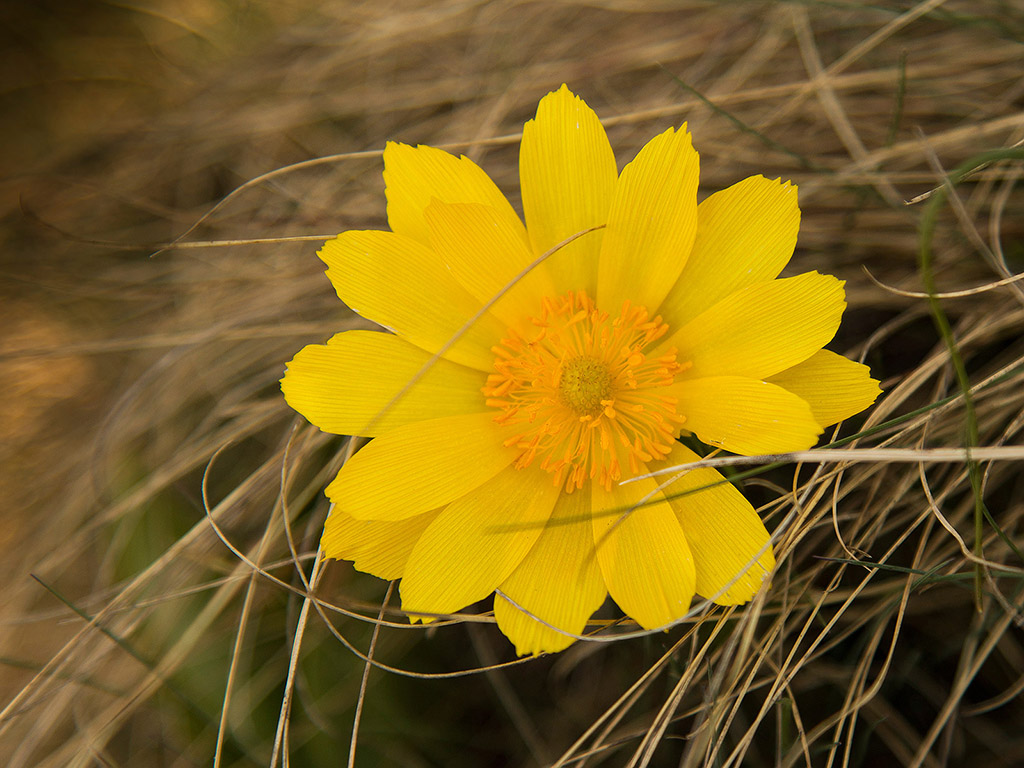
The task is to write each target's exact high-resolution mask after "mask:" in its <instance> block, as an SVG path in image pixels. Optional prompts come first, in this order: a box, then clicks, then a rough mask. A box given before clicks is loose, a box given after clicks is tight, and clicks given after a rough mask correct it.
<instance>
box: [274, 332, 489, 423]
mask: <svg viewBox="0 0 1024 768" xmlns="http://www.w3.org/2000/svg"><path fill="white" fill-rule="evenodd" d="M430 361H431V355H430V354H429V353H428V352H424V351H423V350H422V349H420V348H419V347H415V346H413V345H412V344H410V343H409V342H407V341H405V340H403V339H400V338H398V337H397V336H392V335H390V334H386V333H375V332H373V331H346V332H344V333H339V334H337V335H336V336H334V337H333V338H332V339H331V340H330V341H328V342H327V344H310V345H309V346H307V347H305V348H304V349H302V350H301V351H300V352H299V353H298V354H297V355H296V356H295V358H294V359H293V360H292V361H291V362H289V363H288V370H287V371H286V372H285V375H284V378H283V379H282V380H281V389H282V391H283V392H284V398H285V400H287V401H288V404H289V405H290V406H291V407H292V408H294V409H295V410H296V411H298V412H299V413H301V414H302V415H303V416H305V417H306V418H307V419H309V420H310V421H311V422H312V423H313V424H315V425H316V426H318V427H320V429H322V430H323V431H324V432H332V433H334V434H336V435H365V436H367V437H372V436H374V435H379V434H381V433H383V432H387V431H389V430H391V429H394V428H395V427H398V426H401V425H402V424H409V423H411V422H414V421H423V420H424V419H436V418H440V417H442V416H457V415H459V414H463V413H478V412H482V411H485V410H487V406H486V405H485V403H484V397H483V395H482V394H481V393H480V388H481V387H482V386H483V385H484V383H485V381H486V378H487V377H486V375H485V374H483V373H481V372H480V371H476V370H473V369H472V368H466V367H464V366H461V365H457V364H455V363H452V362H449V361H448V360H435V361H434V362H433V363H432V364H431V366H430V367H429V368H427V369H426V372H425V373H424V374H423V375H422V376H419V378H416V377H417V376H418V374H419V373H420V371H422V370H424V366H425V365H426V364H427V363H429V362H430ZM414 378H415V382H414V383H413V385H412V386H411V387H409V388H408V389H407V390H406V387H407V386H408V385H409V384H410V382H413V380H414ZM403 390H406V391H404V392H403ZM396 397H397V398H398V399H397V400H396V399H395V398H396Z"/></svg>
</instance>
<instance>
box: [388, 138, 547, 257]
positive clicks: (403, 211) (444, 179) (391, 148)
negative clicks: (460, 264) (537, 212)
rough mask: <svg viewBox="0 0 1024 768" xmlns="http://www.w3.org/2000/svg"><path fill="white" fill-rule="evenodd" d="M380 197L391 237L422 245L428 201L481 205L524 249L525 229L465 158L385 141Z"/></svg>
mask: <svg viewBox="0 0 1024 768" xmlns="http://www.w3.org/2000/svg"><path fill="white" fill-rule="evenodd" d="M384 185H385V189H384V192H385V194H386V196H387V199H388V224H389V225H390V226H391V230H392V231H393V232H398V233H400V234H403V235H406V236H408V237H411V238H413V239H414V240H419V241H420V242H421V243H423V244H424V245H426V244H427V243H428V242H429V241H430V232H429V230H428V228H427V223H426V221H425V220H424V218H423V212H424V211H425V210H426V208H427V206H428V205H429V204H430V201H431V200H433V199H437V200H440V201H441V202H442V203H482V204H483V205H489V206H491V207H492V208H494V209H495V210H496V211H497V212H498V214H499V215H500V216H501V217H502V218H503V219H504V221H505V222H506V224H507V226H509V227H511V228H513V229H517V230H518V232H519V236H520V238H521V239H522V240H523V242H524V243H528V242H529V241H528V240H527V238H526V229H525V228H524V227H523V223H522V222H521V221H520V220H519V217H518V216H517V215H516V212H515V211H514V210H513V209H512V206H511V205H509V202H508V200H507V199H505V196H504V195H503V194H502V193H501V190H499V189H498V187H497V186H495V184H494V182H493V181H491V179H490V177H489V176H488V175H487V174H486V173H484V172H483V170H481V168H480V167H479V166H478V165H477V164H476V163H474V162H473V161H472V160H470V159H469V158H468V157H465V156H462V157H455V155H451V154H449V153H447V152H445V151H444V150H443V149H435V148H434V147H423V146H419V147H410V146H409V145H408V144H398V143H395V142H393V141H389V142H388V143H387V145H386V146H385V147H384Z"/></svg>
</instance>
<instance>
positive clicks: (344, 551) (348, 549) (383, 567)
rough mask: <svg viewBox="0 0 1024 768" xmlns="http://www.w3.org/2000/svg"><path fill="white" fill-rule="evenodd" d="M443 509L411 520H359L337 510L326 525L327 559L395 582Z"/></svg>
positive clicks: (324, 541)
mask: <svg viewBox="0 0 1024 768" xmlns="http://www.w3.org/2000/svg"><path fill="white" fill-rule="evenodd" d="M440 511H441V510H439V509H434V510H431V511H430V512H424V513H423V514H422V515H416V517H410V518H409V519H408V520H385V521H381V520H356V519H355V518H354V517H352V516H350V515H346V514H345V513H344V512H341V511H339V510H338V509H337V508H335V509H334V511H333V512H331V514H330V517H328V518H327V522H326V523H325V525H324V535H323V537H322V538H321V541H320V544H321V546H322V548H323V552H324V557H330V558H334V559H335V560H351V561H352V565H353V567H354V568H355V569H356V570H358V571H362V572H363V573H369V574H372V575H373V576H377V577H378V578H381V579H387V580H388V581H391V580H393V579H400V578H402V575H403V574H404V573H405V564H406V562H407V561H408V560H409V555H410V554H411V553H412V548H413V547H414V546H415V545H416V542H417V541H419V538H420V536H422V535H423V532H424V531H425V530H426V529H427V526H428V525H430V524H431V523H432V522H433V521H434V518H436V517H437V516H438V514H439V513H440Z"/></svg>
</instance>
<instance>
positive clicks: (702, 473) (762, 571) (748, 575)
mask: <svg viewBox="0 0 1024 768" xmlns="http://www.w3.org/2000/svg"><path fill="white" fill-rule="evenodd" d="M699 460H700V457H699V456H698V455H697V454H695V453H693V452H692V451H690V450H688V449H686V448H684V447H683V446H681V445H679V443H676V444H675V445H674V446H673V448H672V451H671V452H670V453H669V456H668V458H667V459H666V462H667V463H668V464H684V463H688V462H691V461H699ZM661 479H662V480H665V479H666V478H664V477H663V478H661ZM665 495H666V496H667V497H668V500H669V504H671V505H672V509H674V510H675V512H676V515H678V517H679V525H680V526H682V529H683V533H685V534H686V541H687V543H688V544H689V545H690V552H692V553H693V560H694V563H695V565H696V567H697V593H698V594H699V595H702V596H703V597H708V598H710V597H714V596H715V595H717V597H715V602H716V603H718V604H719V605H739V604H740V603H745V602H747V601H748V600H750V598H752V597H753V596H754V593H755V592H757V590H758V589H759V588H760V586H761V583H762V582H763V581H764V579H765V577H766V575H767V574H768V573H769V572H770V571H771V569H772V568H774V567H775V557H774V556H773V555H772V548H771V546H770V545H769V544H768V539H769V537H768V531H767V530H765V527H764V523H762V522H761V518H759V517H758V516H757V513H756V512H755V511H754V508H753V507H752V506H750V502H748V501H747V500H746V499H745V498H744V497H743V494H742V493H740V492H739V491H738V490H737V489H736V488H735V486H733V485H732V484H731V483H728V482H723V478H722V476H721V475H720V474H719V473H718V472H716V471H715V470H713V469H696V470H693V471H692V472H688V473H687V474H686V475H684V476H683V477H681V478H680V479H678V480H676V481H675V482H673V483H672V484H671V485H670V486H668V487H667V488H666V489H665ZM762 550H763V551H762ZM741 572H742V573H743V575H742V576H740V577H739V578H738V579H737V580H736V581H735V582H734V583H733V584H732V586H730V587H729V588H728V589H727V590H726V591H725V592H724V593H723V594H719V592H721V591H722V588H723V587H725V585H726V584H728V583H729V582H730V581H732V580H733V579H734V578H736V576H737V574H739V573H741Z"/></svg>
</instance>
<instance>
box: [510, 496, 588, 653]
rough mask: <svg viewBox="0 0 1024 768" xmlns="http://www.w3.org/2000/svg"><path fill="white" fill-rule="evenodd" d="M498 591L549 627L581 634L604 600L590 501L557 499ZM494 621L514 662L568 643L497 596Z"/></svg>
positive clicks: (551, 651) (554, 649)
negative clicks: (512, 650) (530, 546)
mask: <svg viewBox="0 0 1024 768" xmlns="http://www.w3.org/2000/svg"><path fill="white" fill-rule="evenodd" d="M500 588H501V591H502V592H504V593H505V594H506V595H508V596H509V597H510V598H511V599H512V600H514V601H515V602H516V603H517V604H518V605H520V606H522V607H523V608H525V609H526V610H527V611H529V612H530V613H532V614H533V615H534V616H537V617H538V618H540V619H542V620H543V621H545V622H547V623H548V624H550V625H551V626H553V627H557V628H558V629H561V630H563V631H565V632H569V633H572V634H574V635H579V634H582V633H583V630H584V628H585V627H586V624H587V619H589V618H590V615H591V614H592V613H593V612H594V611H596V610H597V609H598V608H600V607H601V603H603V602H604V599H605V596H606V595H607V594H608V592H607V590H606V589H605V586H604V579H603V578H602V576H601V569H600V568H599V567H598V565H597V558H596V557H595V554H594V532H593V527H592V525H591V521H590V497H589V496H588V495H587V494H586V493H585V492H582V491H577V492H576V493H563V494H561V496H559V498H558V502H557V503H556V504H555V509H554V511H553V512H552V513H551V519H550V520H548V524H547V527H546V528H545V529H544V532H543V533H541V535H540V538H539V539H538V540H537V543H536V544H534V545H533V549H531V550H530V551H529V553H528V554H527V555H526V557H525V558H523V561H522V562H521V563H520V564H519V567H517V568H516V569H515V571H513V572H512V575H511V576H509V577H508V578H507V579H505V581H504V582H502V584H501V587H500ZM494 617H495V618H496V619H497V620H498V627H499V628H500V629H501V631H502V632H504V633H505V635H506V636H507V637H508V639H509V640H511V641H512V643H513V644H514V645H515V647H516V653H518V654H519V655H520V656H525V655H527V654H533V653H545V652H546V653H554V652H555V651H560V650H562V649H563V648H567V647H568V646H569V645H571V644H572V643H573V642H574V639H573V638H572V637H569V636H568V635H565V634H562V633H561V632H556V631H555V630H554V629H551V627H548V626H546V625H545V624H542V623H541V622H540V621H537V620H536V619H533V618H531V617H530V616H528V615H527V614H526V613H523V611H521V610H519V608H517V607H516V606H515V605H513V604H512V603H510V602H508V601H507V600H505V599H503V598H502V597H501V595H498V596H496V597H495V598H494Z"/></svg>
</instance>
